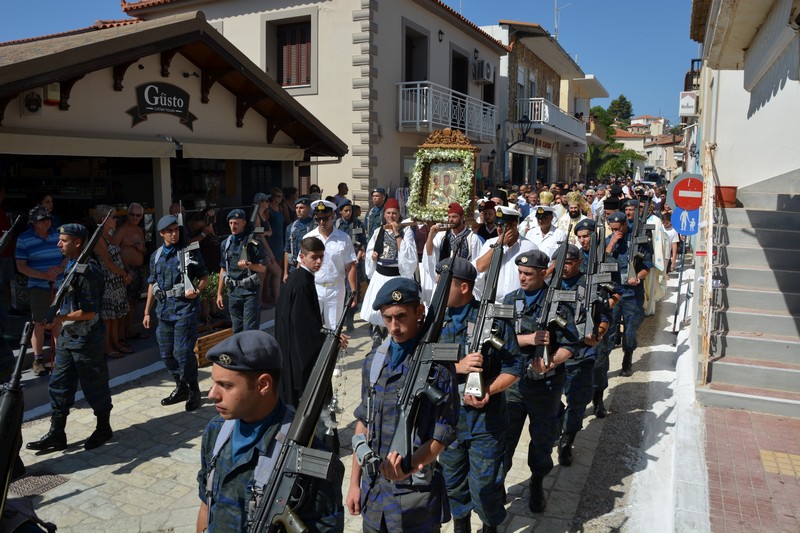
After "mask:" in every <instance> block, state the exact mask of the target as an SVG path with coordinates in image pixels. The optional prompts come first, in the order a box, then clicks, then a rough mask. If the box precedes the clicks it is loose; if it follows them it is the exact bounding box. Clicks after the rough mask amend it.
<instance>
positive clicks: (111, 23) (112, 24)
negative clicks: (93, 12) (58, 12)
mask: <svg viewBox="0 0 800 533" xmlns="http://www.w3.org/2000/svg"><path fill="white" fill-rule="evenodd" d="M137 22H141V21H140V20H139V19H121V20H98V21H96V22H95V23H94V24H92V25H91V26H88V27H86V28H78V29H75V30H69V31H64V32H60V33H51V34H49V35H40V36H38V37H26V38H25V39H17V40H15V41H6V42H3V43H0V46H9V45H12V44H20V43H29V42H33V41H43V40H45V39H54V38H56V37H65V36H67V35H78V34H81V33H86V32H90V31H97V30H104V29H106V28H117V27H119V26H127V25H129V24H136V23H137Z"/></svg>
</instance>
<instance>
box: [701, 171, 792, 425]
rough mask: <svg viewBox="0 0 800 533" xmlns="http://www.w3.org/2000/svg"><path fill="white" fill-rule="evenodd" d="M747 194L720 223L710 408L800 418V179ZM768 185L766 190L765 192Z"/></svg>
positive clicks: (704, 398)
mask: <svg viewBox="0 0 800 533" xmlns="http://www.w3.org/2000/svg"><path fill="white" fill-rule="evenodd" d="M780 181H781V183H774V184H772V188H773V189H775V190H772V191H770V190H769V189H770V184H769V182H767V184H766V186H763V185H762V186H759V187H758V188H757V190H756V191H748V190H744V191H740V192H739V195H738V201H739V202H740V203H741V204H742V205H743V207H740V208H734V209H731V208H726V209H722V210H721V216H718V217H717V218H718V221H719V223H718V227H717V228H716V229H717V231H716V232H715V235H716V239H715V240H716V243H715V244H716V246H715V248H716V251H717V256H716V259H715V265H716V266H715V269H714V279H715V281H717V283H718V288H717V289H715V291H714V306H715V308H716V313H715V317H714V333H713V335H712V339H711V359H712V363H711V367H710V370H709V383H708V384H707V385H705V386H699V387H698V389H697V399H698V401H699V402H700V403H702V404H704V405H710V406H717V407H731V408H739V409H748V410H752V411H758V412H762V413H769V414H776V415H785V416H794V417H800V337H799V335H798V334H799V333H800V176H792V177H791V178H789V179H788V180H780ZM760 185H761V184H760Z"/></svg>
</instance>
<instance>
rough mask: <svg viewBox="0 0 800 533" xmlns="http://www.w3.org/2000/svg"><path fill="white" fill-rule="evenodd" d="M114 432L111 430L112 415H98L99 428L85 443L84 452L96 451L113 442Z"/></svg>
mask: <svg viewBox="0 0 800 533" xmlns="http://www.w3.org/2000/svg"><path fill="white" fill-rule="evenodd" d="M113 436H114V432H113V431H112V430H111V413H103V414H100V415H97V427H96V428H95V430H94V431H93V432H92V434H91V435H89V438H88V439H86V442H84V443H83V449H84V450H94V449H95V448H99V447H100V446H102V445H103V444H105V443H106V442H108V441H110V440H111V437H113Z"/></svg>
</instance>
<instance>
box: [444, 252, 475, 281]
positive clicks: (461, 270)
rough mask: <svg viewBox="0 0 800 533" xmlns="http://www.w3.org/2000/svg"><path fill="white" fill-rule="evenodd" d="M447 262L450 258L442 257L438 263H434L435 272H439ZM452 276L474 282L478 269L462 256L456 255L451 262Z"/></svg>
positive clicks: (448, 262)
mask: <svg viewBox="0 0 800 533" xmlns="http://www.w3.org/2000/svg"><path fill="white" fill-rule="evenodd" d="M449 264H450V259H442V260H441V261H439V264H437V265H436V272H437V273H440V274H441V272H442V270H443V269H444V267H446V266H448V265H449ZM453 277H454V278H458V279H463V280H466V281H472V282H474V281H475V279H477V277H478V271H477V270H475V267H474V266H472V263H470V262H469V261H467V260H466V259H464V258H463V257H456V260H455V262H454V263H453Z"/></svg>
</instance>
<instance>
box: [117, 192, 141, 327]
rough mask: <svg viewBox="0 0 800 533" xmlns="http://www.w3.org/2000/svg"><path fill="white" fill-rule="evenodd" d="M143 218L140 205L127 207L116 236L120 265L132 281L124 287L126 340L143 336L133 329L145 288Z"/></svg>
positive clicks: (134, 204)
mask: <svg viewBox="0 0 800 533" xmlns="http://www.w3.org/2000/svg"><path fill="white" fill-rule="evenodd" d="M143 216H144V208H143V207H142V206H141V205H139V204H136V203H133V204H131V205H129V206H128V216H127V217H125V223H124V224H123V225H122V226H121V227H119V228H118V229H117V235H116V238H117V239H118V242H119V246H120V249H121V251H122V263H123V264H124V265H125V270H127V271H128V272H130V273H131V274H132V275H133V281H131V282H130V284H128V285H127V286H126V287H125V289H126V291H127V293H128V304H129V306H130V311H128V318H127V321H126V323H125V336H126V337H127V338H140V337H142V335H143V334H142V333H138V332H136V330H135V327H134V323H135V322H134V319H135V318H136V306H137V304H138V303H139V298H141V296H142V291H144V290H145V287H146V286H147V266H146V265H145V253H146V252H147V246H146V244H145V240H144V230H143V229H142V226H141V222H142V217H143Z"/></svg>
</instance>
